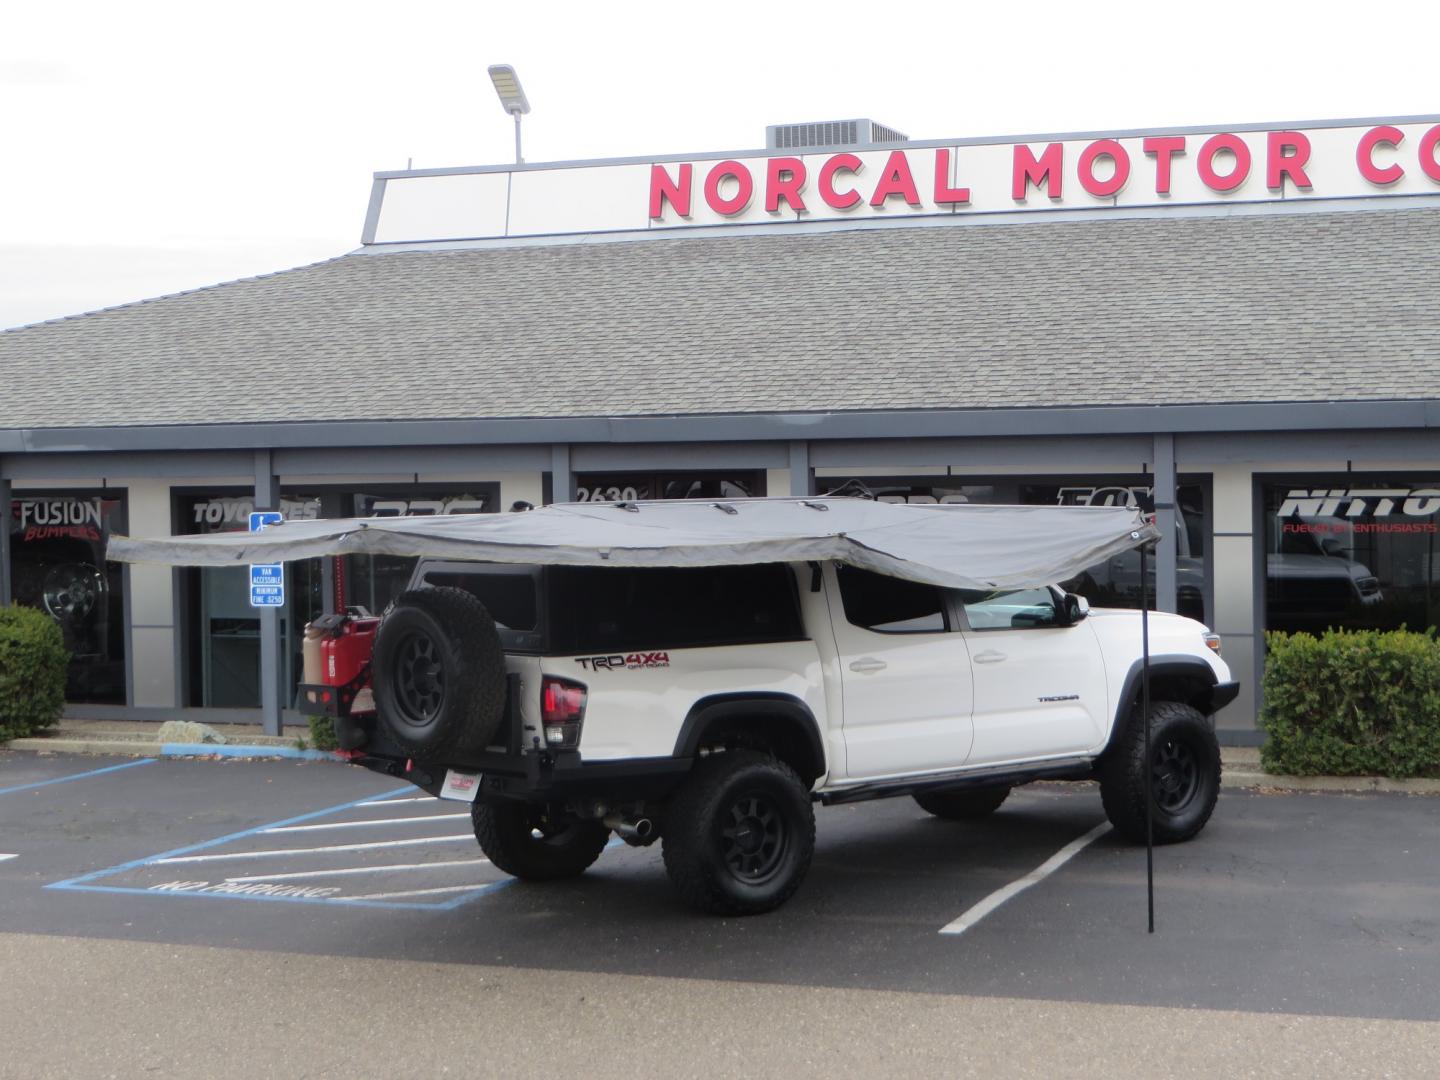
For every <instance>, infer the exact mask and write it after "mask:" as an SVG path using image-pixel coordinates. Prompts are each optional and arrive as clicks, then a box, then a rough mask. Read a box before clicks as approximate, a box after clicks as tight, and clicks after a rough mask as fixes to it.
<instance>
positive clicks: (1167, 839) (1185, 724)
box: [1100, 701, 1220, 844]
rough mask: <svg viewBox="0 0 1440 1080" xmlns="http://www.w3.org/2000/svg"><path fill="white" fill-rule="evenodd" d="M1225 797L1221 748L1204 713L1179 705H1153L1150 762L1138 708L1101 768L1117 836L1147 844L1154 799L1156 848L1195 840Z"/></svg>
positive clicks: (1105, 801)
mask: <svg viewBox="0 0 1440 1080" xmlns="http://www.w3.org/2000/svg"><path fill="white" fill-rule="evenodd" d="M1219 794H1220V744H1219V742H1218V741H1217V740H1216V738H1215V729H1214V728H1213V727H1211V726H1210V722H1209V721H1208V720H1206V719H1205V717H1204V716H1203V715H1202V714H1201V713H1200V710H1198V709H1195V708H1192V707H1191V706H1189V705H1182V704H1181V703H1179V702H1177V701H1157V702H1153V703H1151V706H1150V761H1149V762H1148V763H1147V762H1146V761H1145V728H1144V727H1143V726H1142V722H1141V719H1140V709H1139V708H1138V707H1137V708H1136V709H1135V710H1134V711H1133V712H1132V713H1131V714H1130V719H1129V721H1128V722H1127V724H1126V727H1125V730H1124V731H1123V732H1122V733H1121V735H1120V738H1119V740H1118V741H1117V742H1116V743H1115V745H1114V746H1112V747H1111V748H1110V750H1109V752H1108V753H1107V754H1106V756H1105V758H1104V760H1102V762H1101V764H1100V800H1101V802H1102V803H1103V804H1104V806H1105V816H1106V817H1108V818H1109V819H1110V824H1112V825H1114V826H1115V831H1116V832H1118V833H1119V834H1120V835H1121V836H1123V837H1124V838H1125V839H1127V840H1130V841H1132V842H1133V843H1137V844H1143V843H1144V842H1145V799H1146V798H1147V796H1148V797H1149V798H1151V799H1152V800H1153V802H1152V811H1151V812H1152V814H1153V829H1154V838H1155V843H1157V844H1176V843H1179V842H1181V841H1182V840H1189V839H1190V838H1191V837H1193V836H1194V835H1195V834H1196V833H1198V832H1199V831H1200V830H1201V829H1203V828H1204V827H1205V823H1206V822H1207V821H1209V820H1210V814H1211V813H1212V812H1213V811H1214V809H1215V800H1216V798H1217V797H1218V796H1219Z"/></svg>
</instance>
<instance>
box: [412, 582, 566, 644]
mask: <svg viewBox="0 0 1440 1080" xmlns="http://www.w3.org/2000/svg"><path fill="white" fill-rule="evenodd" d="M425 583H426V584H427V585H437V586H440V585H448V586H450V587H451V588H454V589H464V590H465V591H466V592H468V593H471V594H472V595H474V596H475V597H476V598H477V599H479V601H480V602H481V603H482V604H484V605H485V610H486V611H488V612H490V617H491V618H492V619H494V620H495V621H496V622H497V623H499V624H500V626H502V627H504V628H507V629H510V630H534V629H535V627H536V625H537V624H538V619H539V615H538V610H539V608H538V605H537V604H536V600H535V589H536V580H535V576H534V575H533V574H530V573H528V572H526V573H514V572H510V573H506V572H504V571H496V572H490V573H481V572H476V573H460V572H456V571H452V570H433V571H430V572H429V573H427V574H426V575H425Z"/></svg>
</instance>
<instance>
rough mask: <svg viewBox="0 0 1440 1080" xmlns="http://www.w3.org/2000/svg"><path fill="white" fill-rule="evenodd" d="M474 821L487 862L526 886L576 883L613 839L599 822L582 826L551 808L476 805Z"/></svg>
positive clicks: (493, 804) (472, 809) (523, 805)
mask: <svg viewBox="0 0 1440 1080" xmlns="http://www.w3.org/2000/svg"><path fill="white" fill-rule="evenodd" d="M470 819H471V821H472V822H474V825H475V839H476V840H478V841H479V842H480V850H481V851H483V852H485V857H486V858H487V859H489V860H490V861H491V862H492V863H493V864H494V865H495V866H496V867H497V868H498V869H501V870H504V871H505V873H507V874H509V875H511V876H512V877H517V878H522V879H524V880H525V881H558V880H560V879H562V878H572V877H578V876H579V875H581V874H583V873H584V872H585V871H586V870H588V869H589V868H590V865H591V864H592V863H593V862H594V861H595V860H596V859H598V858H599V857H600V853H601V852H602V851H604V850H605V845H606V843H607V842H608V841H609V839H610V830H609V829H607V828H606V827H605V826H604V825H603V824H601V823H600V822H598V821H579V820H576V819H574V818H570V817H567V816H565V815H564V814H563V813H562V812H560V810H559V808H557V807H551V806H548V805H531V804H529V803H520V802H503V803H484V802H477V803H475V805H474V806H472V807H471V809H470Z"/></svg>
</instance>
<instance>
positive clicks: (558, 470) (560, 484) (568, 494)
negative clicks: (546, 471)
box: [550, 443, 575, 503]
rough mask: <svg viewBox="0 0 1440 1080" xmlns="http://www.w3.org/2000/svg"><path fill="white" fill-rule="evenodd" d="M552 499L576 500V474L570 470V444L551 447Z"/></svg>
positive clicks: (562, 501)
mask: <svg viewBox="0 0 1440 1080" xmlns="http://www.w3.org/2000/svg"><path fill="white" fill-rule="evenodd" d="M550 501H551V502H557V503H565V502H574V501H575V474H574V473H572V472H571V471H570V444H569V443H556V444H555V445H553V446H552V447H550Z"/></svg>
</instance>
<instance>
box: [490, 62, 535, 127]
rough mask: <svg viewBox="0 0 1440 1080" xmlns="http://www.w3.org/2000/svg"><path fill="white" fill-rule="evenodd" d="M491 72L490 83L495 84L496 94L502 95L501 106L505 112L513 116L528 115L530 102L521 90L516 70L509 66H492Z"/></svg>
mask: <svg viewBox="0 0 1440 1080" xmlns="http://www.w3.org/2000/svg"><path fill="white" fill-rule="evenodd" d="M489 71H490V81H491V82H492V83H494V84H495V93H497V94H499V95H500V104H501V105H503V106H504V107H505V111H506V112H507V113H510V114H511V115H514V114H515V113H528V112H529V111H530V102H529V101H528V100H527V99H526V97H525V91H524V90H522V89H521V88H520V77H519V76H518V75H516V74H515V69H514V68H513V67H511V66H510V65H509V64H491V65H490V68H489Z"/></svg>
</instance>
